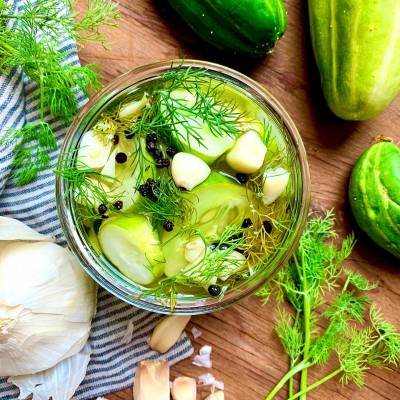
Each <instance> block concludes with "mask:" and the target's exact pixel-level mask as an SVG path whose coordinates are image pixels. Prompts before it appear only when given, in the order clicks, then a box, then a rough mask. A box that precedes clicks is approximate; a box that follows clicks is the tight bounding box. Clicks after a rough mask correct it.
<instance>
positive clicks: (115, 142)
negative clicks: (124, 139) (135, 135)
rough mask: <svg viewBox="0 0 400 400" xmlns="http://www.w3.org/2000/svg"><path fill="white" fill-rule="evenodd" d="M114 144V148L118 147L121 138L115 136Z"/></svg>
mask: <svg viewBox="0 0 400 400" xmlns="http://www.w3.org/2000/svg"><path fill="white" fill-rule="evenodd" d="M113 143H114V146H116V145H117V144H118V143H119V136H118V135H114V138H113Z"/></svg>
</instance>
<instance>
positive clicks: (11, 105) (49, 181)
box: [0, 0, 193, 400]
mask: <svg viewBox="0 0 400 400" xmlns="http://www.w3.org/2000/svg"><path fill="white" fill-rule="evenodd" d="M22 4H23V1H21V0H15V1H14V2H13V4H12V8H13V9H14V12H18V11H19V10H20V9H21V7H22ZM60 46H61V47H60V50H62V51H65V52H66V54H67V56H66V59H65V62H66V63H70V64H78V63H79V59H78V56H77V51H76V46H75V43H74V42H73V41H72V40H71V39H66V40H64V41H63V42H62V43H60ZM36 91H37V85H36V84H35V83H34V82H32V81H30V79H29V78H27V76H25V75H24V74H23V73H22V72H21V71H20V70H19V69H15V70H13V71H10V72H9V73H8V74H6V75H5V74H0V135H2V134H4V132H5V130H6V129H7V128H10V127H12V128H19V127H21V126H23V125H24V124H25V123H28V122H31V121H35V120H37V119H38V108H37V104H36V101H35V100H34V95H35V92H36ZM77 100H78V103H79V107H82V106H83V104H84V103H85V102H86V100H87V99H86V98H85V97H84V96H83V95H82V94H81V93H78V94H77ZM47 121H48V122H49V123H51V125H52V127H53V130H54V132H55V134H56V139H57V143H58V145H59V146H60V145H61V142H62V140H63V137H64V134H65V132H66V127H65V125H64V124H63V123H62V122H61V121H60V120H58V119H57V118H55V117H52V116H48V117H47ZM57 156H58V152H57V151H54V152H52V153H51V163H52V166H51V168H49V170H48V171H44V172H42V173H40V176H39V178H38V179H37V181H35V182H33V183H31V184H28V185H26V186H23V187H15V186H14V181H13V180H12V179H10V176H11V174H12V172H13V171H12V169H11V167H10V164H11V161H12V159H13V146H2V147H1V148H0V215H2V216H7V217H12V218H16V219H19V220H20V221H22V222H24V223H25V224H27V225H29V226H30V227H31V228H33V229H35V230H37V231H38V232H40V233H43V234H47V235H52V236H53V237H55V238H56V241H57V242H58V243H60V244H63V243H65V241H64V236H63V233H62V231H61V228H60V225H59V222H58V218H57V213H56V205H55V194H54V175H53V173H52V172H51V169H52V168H53V167H54V164H55V162H56V160H57ZM160 318H161V316H159V315H157V314H154V313H150V312H147V311H144V310H141V309H138V308H136V307H133V306H131V305H129V304H127V303H124V302H123V301H121V300H119V299H117V298H116V297H114V296H113V295H111V294H109V293H108V292H107V291H105V290H104V289H102V288H100V289H99V294H98V309H97V314H96V316H95V319H94V321H93V326H92V332H91V335H90V338H89V344H90V346H91V348H92V351H93V353H92V356H91V360H90V363H89V366H88V369H87V374H86V377H85V379H84V381H83V382H82V384H81V385H80V387H79V388H78V389H77V391H76V393H75V396H74V399H91V398H96V397H97V396H100V395H103V394H106V393H110V392H114V391H116V390H119V389H123V388H125V387H128V386H130V385H132V383H133V376H134V370H135V366H136V365H137V363H138V362H139V361H140V360H144V359H149V358H152V359H154V358H158V357H159V354H158V353H156V352H154V351H152V350H151V349H150V348H149V347H148V345H147V341H148V339H149V335H150V332H151V330H152V329H153V327H154V325H155V324H156V323H157V322H158V320H159V319H160ZM132 326H133V335H132V339H131V340H130V341H129V343H126V337H127V330H129V329H131V328H132ZM128 337H129V335H128ZM192 353H193V348H192V345H191V343H190V341H189V339H188V337H187V336H186V335H185V334H183V335H182V337H181V338H180V340H179V341H178V343H176V344H175V346H174V347H173V348H172V349H171V350H170V351H169V352H168V353H166V354H164V355H163V358H165V359H167V360H168V361H169V363H170V364H173V363H176V362H178V361H179V360H182V359H184V358H187V357H189V356H190V355H191V354H192ZM18 394H19V391H18V389H17V388H15V387H14V386H13V385H11V384H9V383H7V378H4V377H3V378H2V377H0V398H1V399H2V400H8V399H16V398H18Z"/></svg>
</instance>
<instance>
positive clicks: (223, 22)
mask: <svg viewBox="0 0 400 400" xmlns="http://www.w3.org/2000/svg"><path fill="white" fill-rule="evenodd" d="M168 1H169V3H170V5H171V6H172V8H174V9H175V11H176V12H177V13H178V14H179V15H180V17H181V18H182V19H183V20H184V21H185V22H186V23H187V24H188V25H189V26H190V27H191V28H192V30H193V31H194V32H195V33H196V34H197V35H199V36H200V37H201V38H202V39H203V40H204V41H206V42H208V43H210V44H211V45H212V46H213V47H215V48H217V49H219V50H222V51H224V52H230V53H237V54H245V55H249V56H261V55H263V54H265V53H269V52H271V51H272V49H273V48H274V46H275V44H276V42H277V41H278V40H279V39H280V38H281V37H282V36H283V34H284V33H285V31H286V27H287V16H286V8H285V6H284V3H283V1H282V0H168Z"/></svg>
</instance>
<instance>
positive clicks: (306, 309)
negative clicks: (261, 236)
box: [295, 247, 311, 400]
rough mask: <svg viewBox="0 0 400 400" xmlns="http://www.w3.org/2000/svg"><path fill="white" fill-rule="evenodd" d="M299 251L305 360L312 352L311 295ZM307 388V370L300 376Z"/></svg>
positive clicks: (296, 260)
mask: <svg viewBox="0 0 400 400" xmlns="http://www.w3.org/2000/svg"><path fill="white" fill-rule="evenodd" d="M299 251H300V252H301V254H300V257H301V261H300V265H298V263H299V262H298V259H297V257H295V263H296V265H297V268H298V269H301V275H300V277H301V281H302V291H303V332H304V347H303V359H307V358H308V354H309V350H310V342H311V337H310V312H311V310H310V295H309V292H308V290H309V289H308V282H307V275H306V269H305V260H304V251H303V249H302V248H301V247H300V248H299ZM306 387H307V368H305V369H303V370H302V371H301V375H300V391H302V390H303V389H305V388H306ZM301 399H302V400H304V399H306V395H302V396H301Z"/></svg>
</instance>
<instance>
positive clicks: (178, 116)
mask: <svg viewBox="0 0 400 400" xmlns="http://www.w3.org/2000/svg"><path fill="white" fill-rule="evenodd" d="M168 102H169V106H167V105H166V104H165V103H164V104H162V105H161V111H162V112H163V113H164V115H165V116H166V118H167V119H170V120H172V121H173V122H174V128H172V129H173V132H172V137H173V139H174V144H175V146H176V147H177V148H179V149H180V150H181V151H184V152H187V153H191V154H193V155H195V156H196V157H199V158H200V159H202V160H203V161H204V162H206V163H207V164H208V165H211V164H212V163H213V162H214V161H215V160H216V159H217V158H219V157H220V156H221V155H222V154H224V153H225V152H226V151H228V150H229V149H230V148H231V147H232V146H233V144H234V138H233V137H230V136H229V135H223V136H218V135H216V134H214V133H213V132H212V131H211V130H210V127H209V125H208V123H207V122H205V121H204V120H203V119H202V118H200V117H198V116H196V115H195V113H192V112H191V108H192V107H196V102H197V99H196V96H195V95H194V94H193V93H191V92H190V91H188V90H183V89H177V90H174V91H172V92H171V93H170V97H169V100H168ZM171 106H173V107H174V108H175V110H177V109H179V111H175V112H174V113H173V115H169V111H168V110H169V109H170V107H171Z"/></svg>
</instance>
